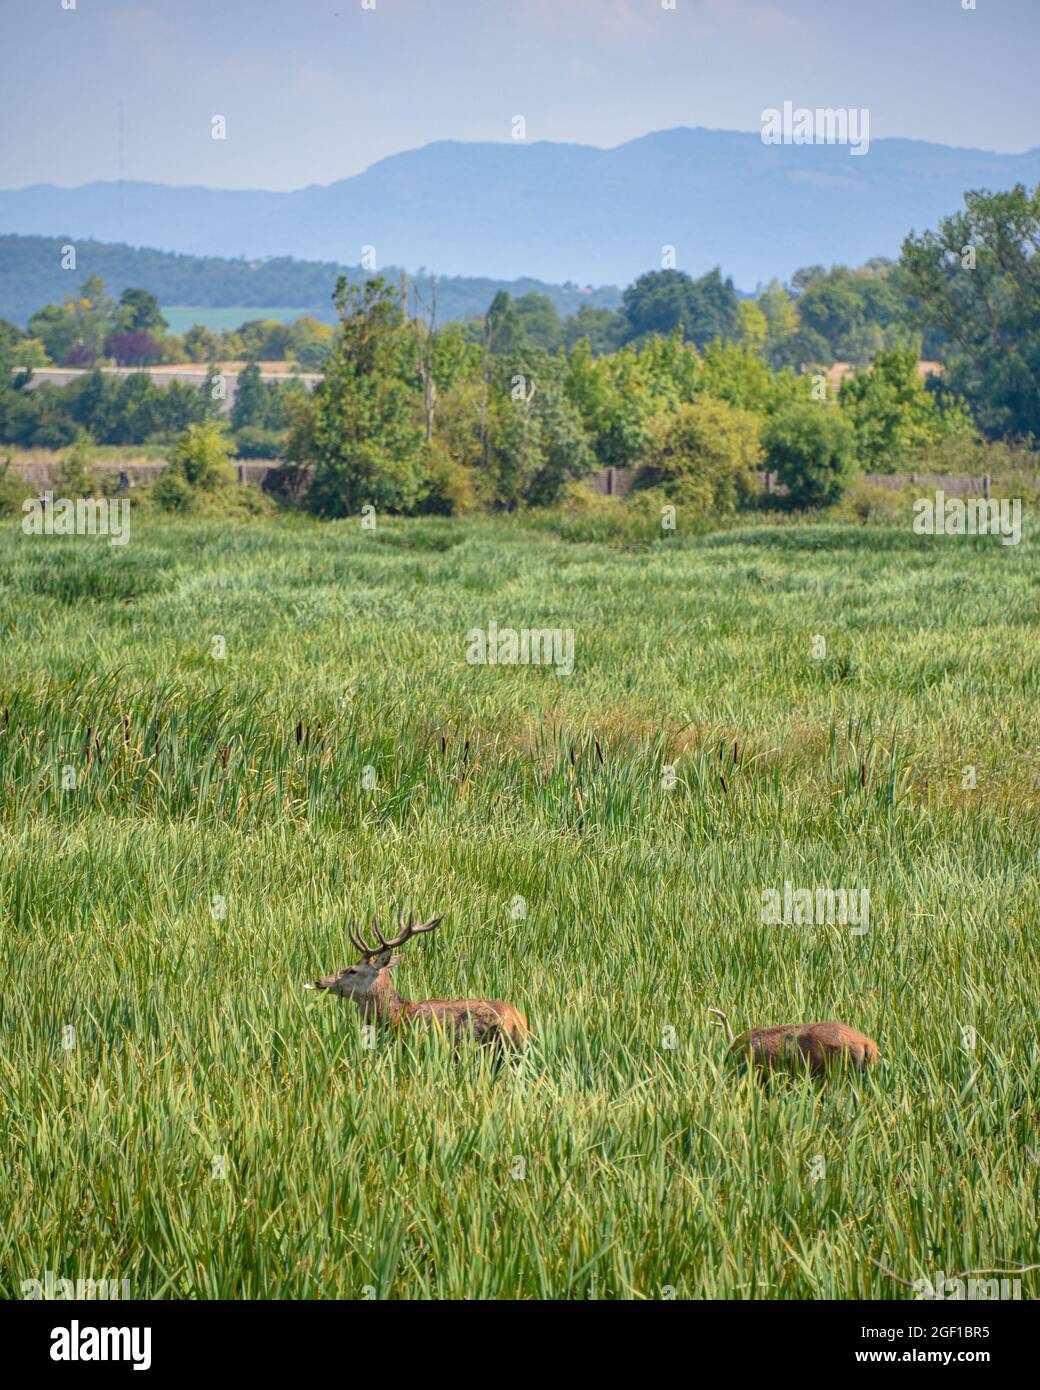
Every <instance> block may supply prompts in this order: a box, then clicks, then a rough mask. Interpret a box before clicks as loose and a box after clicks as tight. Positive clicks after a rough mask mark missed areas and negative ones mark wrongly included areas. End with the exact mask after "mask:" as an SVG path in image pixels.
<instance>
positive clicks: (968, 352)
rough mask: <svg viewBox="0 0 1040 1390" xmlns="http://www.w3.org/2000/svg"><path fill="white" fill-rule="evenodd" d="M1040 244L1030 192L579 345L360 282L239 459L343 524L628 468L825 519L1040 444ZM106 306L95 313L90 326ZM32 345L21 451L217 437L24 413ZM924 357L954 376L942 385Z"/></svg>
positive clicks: (521, 495)
mask: <svg viewBox="0 0 1040 1390" xmlns="http://www.w3.org/2000/svg"><path fill="white" fill-rule="evenodd" d="M1038 244H1040V189H1038V190H1036V191H1034V192H1033V193H1031V194H1030V193H1029V192H1027V190H1025V189H1024V188H1021V187H1018V188H1016V189H1013V190H1011V191H1010V192H1009V193H999V194H986V193H971V194H968V195H967V197H966V199H965V207H964V210H963V211H962V212H960V213H957V214H955V215H954V216H952V217H950V218H947V219H945V220H944V221H943V222H942V223H941V224H940V226H939V228H938V229H937V230H935V231H928V232H925V233H924V234H922V235H920V236H914V235H911V236H909V237H907V239H906V241H905V242H904V245H903V248H902V253H901V256H900V260H899V262H898V263H895V264H890V263H887V262H872V263H871V265H870V266H868V267H865V268H863V269H862V270H861V271H856V272H850V271H846V270H843V269H841V268H836V269H832V270H830V271H823V270H821V269H819V268H812V269H810V270H808V271H805V272H800V273H799V275H798V276H796V277H795V278H794V280H793V281H792V283H791V285H789V286H787V287H784V286H780V285H777V284H774V285H771V286H767V287H766V288H765V289H764V290H763V291H762V292H761V293H760V294H759V296H758V297H757V298H756V299H754V300H742V299H740V297H739V296H738V295H737V294H736V292H735V290H734V288H733V285H732V282H731V281H729V280H727V279H724V278H723V276H722V275H721V273H720V272H719V271H718V270H715V271H712V272H710V273H709V274H707V275H705V276H702V277H700V278H699V279H693V278H692V277H690V276H687V275H684V274H683V273H682V272H680V271H677V270H662V271H655V272H649V273H647V274H646V275H643V276H641V277H640V278H639V279H638V280H637V281H636V282H635V283H634V284H633V285H631V286H629V288H628V289H627V290H626V291H625V292H624V295H623V297H622V304H621V307H620V308H619V309H618V310H610V309H603V308H599V309H596V308H592V307H586V308H585V309H583V310H582V311H581V312H580V313H579V314H577V315H575V316H573V318H572V319H570V320H566V321H562V322H561V320H560V319H559V316H558V315H557V314H556V311H555V308H554V306H552V304H551V303H550V304H546V303H545V302H541V301H540V299H539V296H537V295H525V296H521V297H520V298H517V299H514V298H512V297H511V296H510V295H509V294H508V293H505V292H500V293H499V294H497V295H496V296H495V298H494V299H493V301H492V303H491V305H490V306H489V308H488V311H487V312H486V313H485V314H484V315H483V316H482V317H481V318H480V319H478V320H475V321H471V322H467V323H459V322H451V323H447V324H443V325H442V324H440V323H439V322H438V314H437V282H436V281H434V280H429V281H415V282H412V283H411V284H409V285H405V286H402V285H400V284H397V285H393V284H389V283H388V282H386V281H385V280H383V279H380V278H378V277H377V278H373V279H369V280H366V281H364V282H362V283H356V282H352V281H351V280H350V279H348V277H346V276H341V277H340V279H339V281H338V283H337V286H336V290H335V294H334V296H333V300H334V306H335V310H336V315H337V320H338V325H337V327H336V329H335V330H334V331H333V330H330V338H329V343H328V347H327V351H326V354H325V356H324V357H323V359H322V367H323V371H324V379H323V381H322V382H321V384H320V385H319V386H318V387H317V388H316V390H315V391H314V392H313V393H312V394H310V395H308V394H307V393H306V392H305V391H304V390H303V389H302V387H300V386H299V385H293V384H291V383H290V384H285V385H272V384H267V383H263V382H261V381H260V379H259V372H258V371H257V370H256V369H255V367H254V368H253V369H252V370H251V372H250V373H249V374H248V375H244V377H243V379H242V381H241V383H240V389H239V398H238V401H237V402H236V407H235V412H233V414H232V418H231V422H230V423H231V428H232V430H233V431H234V432H235V436H236V437H235V441H234V444H235V445H236V446H237V447H239V450H240V452H242V453H247V452H254V451H255V452H260V451H266V452H267V453H268V454H270V455H274V456H280V457H282V458H284V460H285V462H286V465H287V468H288V469H290V470H292V469H296V470H301V471H302V470H306V473H307V477H308V480H309V482H310V486H309V490H308V492H307V498H308V505H310V506H312V507H314V508H316V509H318V510H320V511H322V512H324V513H325V514H328V515H349V514H353V513H354V512H356V511H357V510H358V509H359V508H360V507H361V506H363V505H366V504H373V505H376V506H377V507H380V508H382V509H385V510H390V511H396V512H403V513H412V512H421V511H433V512H464V511H467V510H473V509H477V508H481V507H498V508H506V509H510V508H514V507H517V506H523V505H544V504H551V503H553V502H555V501H557V500H558V499H559V498H560V496H561V495H562V494H563V492H564V490H565V489H566V487H567V486H568V484H569V483H571V482H574V481H578V480H580V479H581V478H582V477H583V476H585V475H587V474H588V473H589V472H591V471H593V470H594V469H596V468H599V467H603V466H610V465H614V466H621V467H627V468H632V469H634V470H636V475H637V484H638V485H639V486H641V487H646V488H659V489H661V490H662V491H663V492H664V493H666V494H668V495H670V496H681V497H683V498H685V499H687V500H690V501H694V502H697V503H699V504H704V505H711V506H713V507H715V508H728V507H731V506H737V505H740V503H741V501H742V500H743V498H744V497H745V496H746V495H747V494H748V492H749V491H750V490H751V489H752V487H753V483H752V479H753V475H754V473H755V471H756V469H758V468H759V467H762V466H769V467H775V468H776V469H777V471H778V472H781V473H782V474H783V476H784V478H785V480H786V481H787V482H788V485H789V487H790V488H791V490H792V495H794V496H797V497H798V498H800V499H801V500H802V501H805V502H808V503H818V502H823V501H826V500H828V499H830V498H831V497H833V496H834V495H836V492H837V491H840V489H841V487H842V486H844V482H845V481H847V479H848V478H849V477H850V476H852V473H853V472H854V470H855V469H856V468H857V467H863V468H868V469H871V470H874V471H886V470H888V471H897V470H903V469H908V468H912V467H914V466H916V463H915V461H917V460H918V459H919V458H920V457H923V455H924V454H925V453H927V451H929V450H936V449H941V448H947V449H949V448H956V447H963V448H964V449H968V450H970V449H971V448H972V447H975V446H976V445H977V444H978V442H979V441H980V440H982V439H1002V438H1009V439H1014V440H1023V441H1026V442H1028V441H1030V439H1031V438H1032V437H1033V436H1035V435H1037V434H1040V269H1038V266H1040V263H1038V261H1037V258H1036V248H1037V246H1038ZM85 288H86V287H85ZM102 297H103V287H101V288H100V289H99V288H98V287H97V286H91V287H90V294H88V295H83V296H82V298H83V299H84V300H86V302H87V304H88V305H89V306H91V310H93V309H94V308H95V307H96V306H97V305H99V304H100V303H102V302H103V298H102ZM54 307H55V306H48V310H53V309H54ZM44 312H45V311H41V313H44ZM83 314H84V315H87V316H88V317H89V313H88V310H83ZM157 316H158V318H159V319H161V313H160V311H159V308H158V304H157V303H156V302H155V301H154V298H153V297H152V296H149V295H147V293H146V292H144V291H136V290H127V291H124V294H123V296H122V297H121V299H120V301H119V302H118V304H116V305H110V307H109V308H108V309H107V310H106V311H105V315H104V316H103V323H100V324H95V325H94V327H93V329H92V332H93V333H94V335H95V336H94V339H93V341H94V342H96V343H99V344H100V346H101V348H103V347H104V346H105V345H106V344H107V345H109V346H111V335H113V334H114V335H116V336H117V337H118V335H124V336H127V335H129V336H130V337H133V336H134V335H135V334H151V335H153V336H154V335H155V334H157V333H160V328H159V324H158V322H157ZM34 317H35V316H34ZM58 318H60V315H59V316H56V315H53V314H48V317H47V323H48V324H49V323H50V322H51V320H52V319H58ZM61 322H64V320H61ZM32 326H33V325H32V323H30V330H31V329H32ZM37 326H38V327H39V326H41V325H39V324H38V325H37ZM102 327H106V328H107V331H108V336H107V337H105V338H104V339H102V338H101V336H100V334H101V328H102ZM279 327H280V328H282V329H286V327H287V326H286V325H279ZM17 332H18V330H15V333H14V334H12V333H11V332H10V331H8V330H3V331H0V360H6V364H7V370H5V371H4V373H3V379H2V381H0V438H2V439H3V440H5V441H12V442H17V443H46V444H48V445H49V446H50V447H62V445H63V444H65V443H68V442H71V440H72V439H74V438H75V437H76V435H77V433H78V432H79V431H83V430H85V431H88V432H89V433H90V435H91V436H92V437H94V438H95V439H97V440H98V441H99V442H112V443H121V442H126V443H136V442H143V440H144V439H151V438H157V439H163V438H164V437H169V436H172V435H176V434H177V433H178V432H179V431H181V430H184V429H186V428H188V427H190V426H192V425H195V426H198V425H199V424H201V423H203V422H205V420H206V418H207V416H210V415H212V414H214V412H213V410H212V407H211V405H210V403H209V402H208V401H207V399H206V392H205V390H203V391H202V392H199V391H198V390H196V389H195V388H191V387H187V386H184V385H183V384H175V387H170V388H167V389H166V390H165V391H160V390H159V388H155V387H154V386H153V385H152V384H151V383H150V382H149V381H148V379H147V378H146V377H131V378H128V379H127V380H125V381H114V380H113V379H112V378H107V377H105V376H104V375H103V374H101V373H93V374H90V375H88V376H85V377H84V378H83V379H82V380H81V381H80V382H77V383H76V384H75V386H73V387H68V388H63V389H61V390H57V389H53V388H48V387H46V386H44V387H39V388H37V389H35V390H33V391H28V390H26V389H25V387H26V384H27V382H26V380H25V375H26V374H25V373H24V372H22V373H21V374H19V373H18V372H17V371H15V372H12V371H11V367H12V366H18V365H20V364H19V362H18V348H19V345H20V343H21V344H22V345H23V346H24V339H22V340H19V339H18V338H17V336H16V334H17ZM561 335H562V336H561ZM160 336H161V333H160ZM261 338H262V335H258V337H257V339H256V343H257V344H259V342H260V341H261ZM836 346H837V347H840V348H842V349H843V350H844V351H843V352H842V353H840V354H836V353H835V351H834V349H835V347H836ZM926 350H928V351H931V352H934V353H936V354H939V355H940V356H941V358H942V363H943V370H942V373H941V374H940V375H935V376H931V377H927V378H925V377H923V376H922V374H921V372H920V370H919V358H920V357H921V354H922V352H923V351H926ZM836 355H838V356H839V360H844V361H849V360H852V361H858V362H860V363H861V365H860V369H859V370H858V371H857V372H856V373H855V375H854V376H851V377H850V378H848V379H846V380H845V381H843V382H842V384H841V385H840V389H838V390H837V391H835V390H833V389H832V386H831V385H830V384H829V383H828V381H827V379H826V376H825V374H824V372H823V370H822V368H823V367H824V366H827V365H829V364H830V363H831V362H833V361H834V360H835V356H836ZM212 370H214V371H215V368H213V369H212ZM176 387H179V389H175V388H176ZM160 398H161V401H160ZM245 444H251V445H252V446H253V448H252V449H251V450H250V449H246V448H244V447H243V445H245Z"/></svg>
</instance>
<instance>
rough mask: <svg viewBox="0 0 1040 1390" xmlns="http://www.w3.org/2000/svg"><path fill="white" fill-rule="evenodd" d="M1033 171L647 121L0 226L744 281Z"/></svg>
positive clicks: (891, 246) (19, 213)
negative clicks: (612, 139) (284, 187)
mask: <svg viewBox="0 0 1040 1390" xmlns="http://www.w3.org/2000/svg"><path fill="white" fill-rule="evenodd" d="M1019 182H1022V183H1026V184H1029V185H1033V184H1036V183H1038V182H1040V150H1030V151H1029V152H1028V153H1026V154H1018V155H1008V154H994V153H987V152H986V151H983V150H970V149H955V148H951V147H948V146H945V145H934V144H927V143H924V142H922V141H917V140H873V141H872V142H871V144H870V148H869V151H868V152H867V153H866V154H864V155H861V156H860V157H853V156H852V154H851V150H850V148H849V147H848V146H843V145H767V144H764V143H763V141H762V139H761V138H760V136H759V135H757V134H745V133H740V132H736V131H725V130H704V129H686V128H680V129H676V130H666V131H659V132H656V133H654V134H650V135H645V136H643V137H641V138H640V139H638V140H631V141H628V142H627V143H626V144H623V145H618V146H617V147H615V148H613V149H598V148H595V147H593V146H587V145H564V144H553V143H551V142H549V141H538V142H534V143H531V144H526V143H521V142H516V143H513V142H506V143H464V142H460V141H437V142H435V143H433V144H430V145H425V146H423V148H421V149H418V150H410V151H408V152H406V153H403V154H398V155H393V156H392V157H390V158H388V159H383V160H380V161H379V162H378V163H376V164H373V165H372V166H371V168H369V169H366V170H365V172H364V173H362V174H357V175H355V176H354V177H352V178H347V179H340V180H339V181H337V182H336V183H331V184H328V185H327V186H319V185H312V186H310V187H308V188H301V189H298V190H297V191H295V192H291V193H270V192H253V191H235V190H227V191H222V190H217V189H210V188H197V187H173V186H170V185H165V184H153V183H91V184H85V185H84V186H83V187H81V188H56V187H54V186H53V185H49V184H37V185H34V186H32V187H30V188H23V189H17V190H4V191H0V232H18V233H22V234H26V233H39V234H44V235H47V236H59V235H61V236H65V235H67V236H69V237H73V238H75V237H93V238H96V239H98V240H100V241H107V242H124V243H129V244H131V245H134V246H147V247H157V248H159V249H161V250H168V251H179V252H186V253H190V254H193V255H207V256H230V257H234V256H239V255H244V256H246V257H247V258H249V259H255V258H258V257H266V256H293V257H297V258H302V259H306V260H317V261H326V262H329V261H332V262H337V263H343V264H347V265H355V264H357V263H358V262H359V261H360V260H361V259H362V254H363V248H364V247H366V246H371V247H374V248H375V255H376V258H377V263H378V265H380V266H382V265H390V264H394V265H403V266H407V267H408V268H409V269H410V270H412V271H415V270H417V269H418V268H419V267H420V266H427V267H430V268H431V269H433V270H435V271H437V272H438V273H439V274H443V275H462V276H485V277H490V278H494V279H497V280H513V279H515V278H517V277H518V276H521V275H525V276H535V277H538V278H540V279H542V280H546V281H555V282H562V281H570V282H575V283H577V284H580V285H588V284H604V283H606V284H617V285H625V284H628V283H629V282H631V281H632V280H633V279H634V278H635V277H636V276H637V275H639V274H640V273H641V272H643V271H644V270H648V269H654V268H658V267H659V266H660V263H661V248H662V247H663V246H674V247H675V251H676V263H677V265H678V266H679V268H680V269H683V270H688V271H689V272H690V273H691V274H693V275H699V274H702V273H703V272H704V271H706V270H709V269H710V268H711V267H712V266H714V265H720V266H721V267H722V269H723V271H724V272H725V273H726V274H727V275H731V276H732V277H733V279H734V281H735V283H736V284H737V285H738V286H739V287H741V288H742V289H745V290H750V289H753V288H754V287H755V285H756V284H758V283H760V282H764V281H766V280H769V279H771V278H772V277H773V276H774V275H776V276H779V277H780V278H781V279H784V278H787V277H789V276H790V275H791V274H792V273H793V272H794V270H796V269H797V268H798V267H799V266H803V265H812V264H833V263H835V262H841V263H845V264H849V265H855V264H862V263H863V262H864V261H866V260H869V259H870V258H871V257H872V256H879V255H886V256H894V255H896V254H897V253H898V250H899V246H900V243H901V241H902V239H903V237H904V236H905V235H906V234H907V233H908V232H909V231H910V230H911V229H914V230H916V231H922V230H923V229H924V228H925V227H927V226H934V225H935V224H936V222H937V221H938V220H939V219H940V218H941V217H943V216H944V215H946V214H947V213H951V212H954V211H956V210H957V209H958V208H959V207H960V206H961V202H962V199H963V195H964V193H965V191H966V190H968V189H972V188H988V189H1005V188H1010V187H1012V186H1013V185H1014V184H1015V183H1019Z"/></svg>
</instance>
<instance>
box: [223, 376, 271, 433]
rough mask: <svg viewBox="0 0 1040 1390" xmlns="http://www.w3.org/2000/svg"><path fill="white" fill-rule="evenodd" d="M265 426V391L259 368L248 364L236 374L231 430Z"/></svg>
mask: <svg viewBox="0 0 1040 1390" xmlns="http://www.w3.org/2000/svg"><path fill="white" fill-rule="evenodd" d="M266 425H267V390H266V388H265V386H264V383H263V381H262V380H261V378H260V367H259V365H258V364H257V363H256V362H250V363H249V364H248V366H246V367H244V368H243V369H242V371H241V372H239V374H238V385H237V387H236V390H235V403H234V405H233V406H232V407H231V428H232V429H234V430H241V429H245V428H247V427H248V426H253V427H257V428H260V429H263V428H264V427H265V426H266Z"/></svg>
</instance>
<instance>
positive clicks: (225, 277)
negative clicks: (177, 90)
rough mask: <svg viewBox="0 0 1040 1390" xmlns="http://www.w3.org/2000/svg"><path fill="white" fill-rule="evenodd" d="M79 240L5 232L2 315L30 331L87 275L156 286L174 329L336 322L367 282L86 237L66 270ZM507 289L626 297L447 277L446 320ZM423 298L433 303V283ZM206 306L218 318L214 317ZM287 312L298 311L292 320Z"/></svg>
mask: <svg viewBox="0 0 1040 1390" xmlns="http://www.w3.org/2000/svg"><path fill="white" fill-rule="evenodd" d="M73 235H74V234H73V233H67V234H65V235H62V236H15V235H7V236H4V235H0V318H4V319H9V320H10V321H11V322H12V323H17V324H19V325H20V326H21V327H22V328H24V327H25V325H26V323H27V322H28V319H29V315H30V314H32V313H33V312H34V310H36V309H39V308H42V306H43V305H44V304H60V303H62V302H63V301H64V300H65V299H67V298H68V296H69V295H70V294H71V293H72V292H73V291H74V290H76V289H78V288H79V286H80V285H81V284H82V283H83V281H84V280H85V279H86V278H87V276H88V275H99V276H100V277H101V279H102V280H104V282H105V286H106V288H107V289H108V292H109V294H110V295H111V296H112V297H113V298H118V297H119V295H120V294H122V292H123V290H125V289H127V288H128V287H129V286H138V287H140V288H143V289H147V290H150V291H151V293H152V294H154V295H155V296H156V297H157V298H158V300H159V302H160V304H161V305H162V306H163V308H164V310H168V309H170V308H171V307H172V306H181V305H183V306H190V307H191V309H192V312H191V313H190V314H188V313H175V314H171V315H170V323H171V327H172V328H173V330H174V331H175V332H181V331H183V329H184V328H186V327H188V326H189V325H190V324H191V323H199V322H201V323H207V324H208V325H209V326H212V327H228V326H231V327H235V328H237V327H238V326H239V325H240V324H242V323H244V322H245V321H247V320H248V319H251V318H252V319H255V318H262V317H265V316H266V314H270V313H271V311H274V310H277V311H278V312H275V313H273V314H272V316H273V317H277V318H289V317H292V318H295V317H297V316H298V315H300V314H311V315H313V317H315V318H318V319H321V320H323V321H324V322H326V323H335V321H336V311H335V309H334V308H333V305H332V291H333V288H334V287H335V284H336V278H337V276H338V275H339V274H341V273H344V274H346V275H347V276H348V278H350V279H352V280H360V279H363V278H364V277H365V274H366V272H365V271H363V270H362V268H361V267H360V266H359V265H353V266H346V265H336V264H334V263H333V262H328V261H298V260H293V259H292V258H290V257H287V256H280V257H277V258H275V259H272V260H262V261H242V260H226V259H222V258H219V257H215V256H182V255H178V254H176V253H174V252H172V251H153V250H150V249H147V248H139V247H133V246H126V245H122V244H119V243H109V242H102V241H94V240H92V239H90V238H87V237H76V238H75V247H76V267H75V270H63V269H62V263H61V248H62V245H63V244H66V243H67V242H68V238H69V237H71V236H73ZM384 273H385V274H386V276H387V278H388V279H390V280H391V281H392V282H393V283H394V284H395V285H396V284H397V283H398V282H399V277H400V271H399V270H397V269H396V268H395V267H393V266H388V267H384ZM499 290H508V291H509V293H510V294H511V295H513V296H514V298H517V297H519V296H520V295H524V294H528V293H531V292H532V291H533V292H536V293H538V294H543V295H545V296H546V297H547V298H549V299H551V300H552V302H553V303H554V304H555V305H556V308H557V311H558V312H559V313H560V314H561V315H562V314H574V313H577V311H578V309H579V308H580V307H581V305H583V304H588V305H591V306H592V307H593V308H598V309H613V308H616V307H617V306H618V305H619V304H620V303H621V291H620V290H619V289H618V288H617V287H616V286H613V285H607V286H602V287H600V288H599V289H589V288H579V287H578V286H577V285H551V284H547V283H546V282H545V281H542V280H533V279H530V278H528V277H524V278H521V279H518V280H493V279H486V278H480V277H476V276H444V277H442V276H438V278H437V319H438V321H439V322H441V323H444V322H447V321H448V320H450V319H467V318H472V317H475V316H477V315H480V314H483V313H484V312H485V311H486V310H487V307H488V305H489V304H490V303H491V301H492V299H494V297H495V295H496V294H497V292H498V291H499ZM422 293H423V296H424V298H425V299H429V286H428V284H427V283H426V281H425V280H424V281H423V284H422ZM205 309H210V310H213V311H218V312H213V313H210V314H207V313H205V312H203V310H205ZM228 309H235V310H237V313H236V314H234V315H231V316H229V315H227V314H226V313H222V312H219V311H224V310H228ZM288 309H292V310H294V312H293V313H292V314H288V313H286V312H285V311H286V310H288Z"/></svg>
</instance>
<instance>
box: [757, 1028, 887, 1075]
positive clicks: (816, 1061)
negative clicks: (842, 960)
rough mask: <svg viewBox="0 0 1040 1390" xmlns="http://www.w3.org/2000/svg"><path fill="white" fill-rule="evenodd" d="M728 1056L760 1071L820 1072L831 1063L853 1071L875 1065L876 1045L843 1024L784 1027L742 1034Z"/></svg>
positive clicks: (871, 1040) (761, 1029)
mask: <svg viewBox="0 0 1040 1390" xmlns="http://www.w3.org/2000/svg"><path fill="white" fill-rule="evenodd" d="M730 1055H731V1056H734V1057H742V1058H744V1059H750V1060H751V1062H752V1063H753V1064H754V1065H755V1066H757V1067H758V1068H759V1070H760V1071H773V1070H774V1069H775V1070H785V1071H800V1070H802V1069H803V1068H806V1067H808V1069H809V1071H811V1072H821V1071H824V1070H825V1069H826V1068H827V1067H829V1066H831V1065H834V1064H835V1063H841V1062H845V1063H847V1064H848V1065H850V1066H854V1067H860V1068H863V1067H868V1066H872V1065H873V1064H874V1062H876V1061H877V1055H878V1051H877V1043H875V1042H874V1041H873V1039H872V1038H868V1037H866V1036H865V1035H864V1034H863V1033H858V1032H857V1031H856V1029H855V1028H850V1027H849V1025H848V1024H847V1023H838V1022H835V1021H834V1020H829V1021H828V1022H826V1023H785V1024H781V1025H780V1026H778V1027H776V1028H752V1029H750V1030H749V1031H748V1032H747V1033H742V1034H741V1035H740V1037H739V1038H737V1039H736V1041H735V1042H734V1043H733V1046H732V1048H730Z"/></svg>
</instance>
